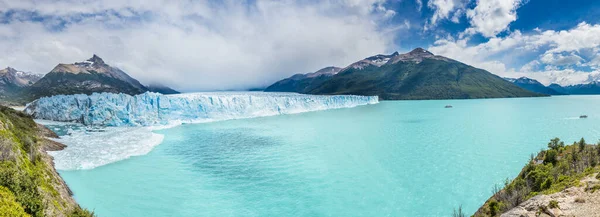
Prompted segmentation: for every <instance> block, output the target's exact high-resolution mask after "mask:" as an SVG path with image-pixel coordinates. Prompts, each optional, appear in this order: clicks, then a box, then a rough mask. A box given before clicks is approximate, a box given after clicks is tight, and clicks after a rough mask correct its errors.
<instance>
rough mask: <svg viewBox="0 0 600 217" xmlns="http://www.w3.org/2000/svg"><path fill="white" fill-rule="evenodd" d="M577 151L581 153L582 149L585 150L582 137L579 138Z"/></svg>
mask: <svg viewBox="0 0 600 217" xmlns="http://www.w3.org/2000/svg"><path fill="white" fill-rule="evenodd" d="M578 144H579V151H583V149H585V139H583V137H581V140H579V143H578Z"/></svg>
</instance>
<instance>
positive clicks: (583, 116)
mask: <svg viewBox="0 0 600 217" xmlns="http://www.w3.org/2000/svg"><path fill="white" fill-rule="evenodd" d="M579 118H587V115H580V116H579Z"/></svg>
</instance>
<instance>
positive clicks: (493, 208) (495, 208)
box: [488, 200, 502, 216]
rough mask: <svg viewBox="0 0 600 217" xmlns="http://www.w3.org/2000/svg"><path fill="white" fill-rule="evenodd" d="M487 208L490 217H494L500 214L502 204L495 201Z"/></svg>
mask: <svg viewBox="0 0 600 217" xmlns="http://www.w3.org/2000/svg"><path fill="white" fill-rule="evenodd" d="M488 207H489V208H490V216H496V215H499V214H500V209H501V207H502V202H498V201H496V200H492V201H490V203H489V205H488Z"/></svg>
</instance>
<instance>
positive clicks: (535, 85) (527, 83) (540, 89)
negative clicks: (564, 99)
mask: <svg viewBox="0 0 600 217" xmlns="http://www.w3.org/2000/svg"><path fill="white" fill-rule="evenodd" d="M504 79H505V80H507V81H510V82H512V83H513V84H515V85H517V86H519V87H521V88H523V89H525V90H529V91H531V92H535V93H540V94H546V95H564V93H562V92H559V91H556V90H554V89H552V88H549V87H546V86H544V85H543V84H542V83H540V82H539V81H537V80H535V79H531V78H528V77H520V78H504Z"/></svg>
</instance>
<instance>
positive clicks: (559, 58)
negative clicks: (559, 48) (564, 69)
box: [540, 53, 583, 66]
mask: <svg viewBox="0 0 600 217" xmlns="http://www.w3.org/2000/svg"><path fill="white" fill-rule="evenodd" d="M540 60H541V61H542V62H543V63H546V64H549V65H554V66H563V65H578V64H580V63H581V62H582V61H583V58H581V57H580V56H577V55H576V54H572V53H571V54H567V55H563V54H556V53H546V54H544V55H543V56H542V57H541V58H540Z"/></svg>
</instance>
